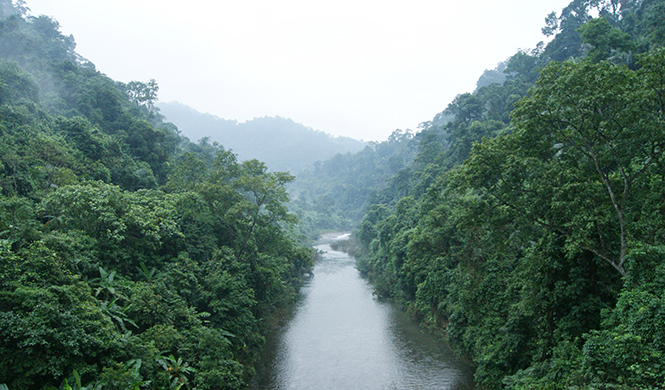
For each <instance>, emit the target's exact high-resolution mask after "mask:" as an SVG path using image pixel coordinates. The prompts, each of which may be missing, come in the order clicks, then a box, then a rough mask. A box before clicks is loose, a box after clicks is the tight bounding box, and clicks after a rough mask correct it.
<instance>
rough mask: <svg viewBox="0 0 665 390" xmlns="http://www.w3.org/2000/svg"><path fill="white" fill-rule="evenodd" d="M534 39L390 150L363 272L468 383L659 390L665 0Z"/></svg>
mask: <svg viewBox="0 0 665 390" xmlns="http://www.w3.org/2000/svg"><path fill="white" fill-rule="evenodd" d="M592 15H596V17H594V16H592ZM543 33H544V34H545V35H548V36H553V39H552V40H551V41H550V42H549V43H548V44H547V45H539V46H538V47H536V48H534V49H533V50H528V51H521V52H518V53H516V54H515V55H514V56H512V57H511V58H510V59H508V61H507V62H505V63H504V64H501V65H500V66H499V67H497V69H495V70H494V71H489V72H486V73H485V75H484V77H482V78H481V80H479V83H478V89H477V90H476V91H474V92H473V93H463V94H460V95H458V96H457V98H456V99H455V100H454V101H453V102H452V103H451V104H450V105H449V106H448V107H447V108H446V109H445V110H444V111H442V112H441V113H440V114H439V115H437V116H436V117H435V118H434V119H433V120H432V121H430V122H425V123H424V124H423V125H422V130H421V131H420V132H419V133H418V134H416V135H415V136H413V137H408V138H406V139H404V140H401V141H400V142H398V143H397V145H400V144H401V145H405V146H407V145H410V147H408V148H403V150H405V151H413V150H415V152H416V153H415V156H414V157H413V159H412V160H411V162H408V161H409V160H408V159H405V160H404V161H407V163H406V164H405V166H404V167H402V168H401V169H400V170H399V172H398V173H397V174H395V175H393V176H392V177H390V178H389V179H388V180H387V181H386V182H385V184H384V186H383V187H379V188H376V189H375V191H374V193H373V194H372V195H371V196H369V197H368V198H367V199H368V203H369V207H368V209H367V211H366V212H365V214H364V217H363V220H362V222H361V223H360V226H359V229H358V231H357V232H356V237H357V238H358V240H359V241H360V244H361V246H362V254H361V255H360V257H359V263H358V267H359V269H361V271H362V272H364V273H366V274H368V275H369V277H370V278H371V280H372V281H373V282H374V285H375V288H376V292H377V293H378V294H379V295H381V296H385V297H390V298H391V299H393V300H395V301H398V302H401V303H402V304H403V305H404V307H405V308H406V309H407V310H408V311H409V312H410V313H412V314H413V315H414V316H415V317H416V318H418V319H420V320H421V322H422V323H423V324H425V325H426V326H428V327H430V328H431V329H433V330H435V331H436V332H440V333H441V334H442V335H444V337H445V338H446V339H447V341H448V342H449V343H450V344H451V345H452V346H453V347H454V348H456V349H457V350H458V351H459V352H460V353H461V354H463V355H465V356H466V357H467V358H468V359H469V360H470V361H472V362H473V364H474V365H475V367H476V371H475V381H476V384H477V386H478V388H479V389H497V390H498V389H515V390H516V389H644V390H646V389H665V327H664V326H663V324H664V323H665V149H664V148H665V48H664V46H665V1H663V0H643V1H640V0H635V1H615V0H604V1H603V0H595V1H590V0H574V1H572V2H571V3H570V4H569V5H568V6H567V7H566V8H564V9H563V10H562V11H561V12H560V13H552V14H550V15H549V16H548V17H547V19H546V25H545V27H544V28H543ZM499 73H503V75H500V74H499ZM496 76H501V77H496ZM492 81H496V82H495V83H494V82H492ZM414 143H415V145H414ZM393 150H396V149H393ZM406 155H407V156H408V154H406ZM395 161H397V160H395ZM327 163H328V162H326V163H324V165H325V164H327ZM350 169H351V167H346V168H345V167H341V168H340V169H339V171H342V172H343V171H345V170H350ZM329 191H331V193H332V192H334V191H341V192H343V190H342V189H339V190H335V189H334V188H331V189H329ZM334 199H337V200H343V198H341V197H336V198H334ZM340 209H343V207H340Z"/></svg>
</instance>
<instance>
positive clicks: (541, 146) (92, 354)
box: [0, 0, 665, 390]
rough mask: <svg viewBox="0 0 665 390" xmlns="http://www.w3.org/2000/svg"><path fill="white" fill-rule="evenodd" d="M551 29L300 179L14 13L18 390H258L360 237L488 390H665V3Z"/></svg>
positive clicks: (376, 268) (3, 210) (384, 290)
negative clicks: (471, 84) (414, 117)
mask: <svg viewBox="0 0 665 390" xmlns="http://www.w3.org/2000/svg"><path fill="white" fill-rule="evenodd" d="M542 31H543V34H544V35H545V36H546V37H548V38H549V41H548V43H547V44H539V45H537V46H536V47H535V48H533V49H530V50H522V51H519V52H517V53H515V54H514V55H513V56H511V57H510V58H508V59H507V60H506V61H505V62H502V63H500V64H498V65H497V66H496V68H495V69H491V70H487V71H486V72H485V73H484V74H482V75H481V76H480V78H479V80H478V83H477V88H476V90H475V91H473V92H471V93H461V94H459V95H457V97H456V98H455V99H454V100H453V101H452V102H451V103H450V104H449V105H448V107H447V108H445V109H444V110H443V111H442V112H441V113H439V114H437V115H436V116H435V117H434V118H433V119H431V120H429V121H425V122H423V123H422V124H421V125H420V127H419V129H418V130H417V131H411V130H395V131H394V132H393V133H392V135H391V136H390V137H389V138H388V139H387V140H386V141H383V142H372V143H369V144H368V145H366V146H365V147H364V149H362V150H360V151H357V152H347V153H340V154H337V155H335V156H334V157H332V158H329V159H326V160H322V161H318V162H316V163H315V164H314V165H313V166H312V167H311V168H310V169H309V170H306V171H303V172H299V173H298V175H297V178H295V177H294V176H292V175H291V174H290V173H287V172H279V171H273V170H271V169H270V167H269V166H266V164H264V163H262V162H259V161H258V160H245V161H241V159H239V158H238V156H237V155H235V154H234V153H233V152H232V151H231V150H228V149H225V148H224V146H223V145H220V144H218V143H212V144H211V143H209V142H208V141H207V140H206V139H203V140H201V141H197V142H191V141H189V140H188V139H187V138H185V137H183V136H182V134H180V132H179V131H178V129H177V128H176V126H174V125H173V124H171V123H169V122H167V121H166V120H165V118H164V117H163V116H162V114H161V113H160V111H159V109H158V108H157V107H156V99H157V92H158V88H159V87H158V85H157V83H156V82H155V81H154V80H149V81H132V82H129V83H121V82H116V81H113V80H111V79H110V78H108V77H107V76H105V75H104V74H103V73H101V72H100V71H98V70H97V69H96V68H95V66H94V65H93V64H92V63H90V62H89V61H87V60H85V59H84V58H82V57H80V56H79V55H78V54H77V53H76V51H75V42H74V39H73V37H71V36H64V35H63V34H62V33H61V32H60V28H59V25H58V23H57V22H56V21H55V20H53V19H51V18H48V17H45V16H40V17H33V16H29V14H28V13H27V8H26V6H25V4H24V3H23V2H22V1H11V0H0V388H2V386H3V384H4V385H5V386H6V388H8V389H12V390H13V389H19V388H20V389H42V388H47V389H52V388H56V389H60V388H62V389H69V388H71V389H128V388H131V389H139V388H141V389H193V388H197V389H208V388H220V386H221V388H225V389H241V388H245V387H246V386H247V385H248V383H249V380H250V378H251V377H252V375H253V373H254V368H253V367H254V364H255V363H256V361H257V359H258V354H259V352H260V351H261V347H262V345H263V343H264V338H265V334H266V331H267V329H269V328H270V326H271V324H272V322H274V321H276V320H277V319H278V318H279V317H280V315H282V313H284V312H285V311H287V310H288V308H289V307H291V306H292V305H293V302H295V300H296V298H297V296H298V291H299V287H300V286H301V283H302V275H303V274H305V273H307V272H308V271H309V269H310V267H311V265H312V253H311V250H310V249H308V248H307V247H306V245H305V244H306V242H307V241H306V237H305V236H307V235H311V234H315V233H316V232H319V231H325V230H331V229H347V228H352V227H353V228H354V236H355V239H356V240H357V242H358V244H359V247H360V249H359V251H358V253H357V254H356V257H357V260H358V264H357V267H358V269H359V270H360V271H361V272H362V273H363V274H364V275H366V276H367V277H368V278H369V279H370V280H371V281H372V283H373V286H374V288H375V290H376V294H377V295H379V296H380V297H383V298H386V299H389V300H391V301H393V302H397V303H398V304H399V305H401V306H402V307H403V308H404V310H406V311H407V312H408V313H409V314H410V315H411V316H412V317H413V318H416V319H417V320H418V321H419V322H420V323H421V324H422V325H423V326H424V327H425V328H426V329H427V330H429V331H431V332H433V333H435V334H437V335H439V336H440V338H441V340H442V342H445V343H447V344H449V345H450V346H451V347H452V348H453V349H454V350H455V351H456V352H457V353H458V354H459V356H460V357H461V358H462V359H464V360H465V361H467V362H468V363H469V364H470V365H472V366H473V367H474V369H475V374H474V380H475V383H476V387H477V388H478V389H490V390H495V389H497V390H498V389H514V390H518V389H519V390H524V389H562V390H563V389H640V390H652V389H665V327H663V324H664V323H665V178H664V176H665V155H664V150H663V147H664V146H665V47H663V46H664V45H665V0H624V1H619V0H573V1H571V2H570V4H569V5H568V6H566V7H565V8H564V9H563V10H562V11H561V12H559V13H554V12H553V13H551V14H550V15H547V17H546V19H545V27H544V28H543V30H542ZM289 199H291V200H290V201H289Z"/></svg>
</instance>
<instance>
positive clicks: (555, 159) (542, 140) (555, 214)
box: [466, 52, 665, 275]
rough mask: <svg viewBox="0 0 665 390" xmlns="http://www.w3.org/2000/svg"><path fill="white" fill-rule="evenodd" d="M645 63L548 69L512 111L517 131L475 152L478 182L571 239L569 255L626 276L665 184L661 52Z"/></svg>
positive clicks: (473, 171)
mask: <svg viewBox="0 0 665 390" xmlns="http://www.w3.org/2000/svg"><path fill="white" fill-rule="evenodd" d="M642 63H643V64H644V67H643V68H642V69H641V70H639V71H631V70H629V69H627V68H625V67H620V66H612V65H610V64H609V63H607V62H602V63H599V64H592V63H590V62H584V63H582V64H573V63H552V64H550V65H548V66H547V67H546V68H545V69H544V70H543V71H542V74H541V79H540V80H539V81H538V83H537V86H536V88H534V89H533V90H532V92H531V93H530V95H529V97H528V98H526V99H524V100H523V101H521V102H520V103H519V104H518V105H517V108H516V109H515V111H514V112H513V115H512V116H513V125H514V126H515V133H514V135H513V136H508V137H506V138H505V139H501V140H497V141H495V142H492V143H488V144H486V145H483V146H480V147H478V148H476V149H475V153H474V154H473V156H472V158H471V159H470V160H469V162H468V164H467V168H466V169H467V170H468V172H469V173H470V174H471V177H470V182H472V183H475V184H474V185H476V186H479V187H480V188H483V189H485V190H487V191H488V192H489V193H490V194H492V195H493V196H495V197H497V199H499V200H500V201H501V202H502V203H503V204H505V205H506V206H508V207H511V208H515V209H517V210H521V211H522V213H523V216H525V217H527V218H529V219H530V220H531V221H532V223H534V224H536V225H538V226H542V227H546V228H548V229H552V230H553V231H556V232H558V233H559V234H562V235H563V236H565V237H566V240H567V244H566V247H567V250H568V251H571V252H576V251H579V250H587V251H590V252H592V253H593V254H594V255H595V256H598V257H599V258H601V259H603V260H604V261H606V262H607V263H608V264H610V265H611V266H612V267H614V268H615V269H616V270H617V271H618V272H619V273H620V274H621V275H625V268H624V263H625V260H626V255H627V253H628V246H629V242H630V240H631V239H634V238H635V239H640V240H645V239H648V237H649V234H650V233H649V232H650V231H654V229H655V230H658V229H659V228H658V227H657V225H655V223H657V222H655V221H654V224H651V223H648V222H644V221H643V219H644V215H649V214H650V213H651V212H652V211H653V210H649V209H645V208H644V207H641V206H642V203H641V201H640V199H641V198H642V197H643V196H644V194H645V193H650V192H651V191H653V190H656V189H657V188H659V186H660V184H659V183H661V180H662V178H661V176H660V175H661V174H660V173H658V170H657V168H656V167H658V166H660V165H661V164H662V159H663V146H665V134H663V132H662V126H663V118H664V116H663V103H662V96H663V85H662V83H659V81H658V80H662V79H663V75H664V74H665V73H663V72H664V70H665V63H664V61H663V55H662V52H658V53H654V54H653V55H649V56H645V57H644V58H643V59H642ZM654 175H655V176H654ZM654 180H655V181H654ZM653 186H658V187H657V188H654V187H653ZM654 206H655V205H653V204H652V205H650V206H649V207H654ZM656 207H657V206H656ZM644 224H646V225H644Z"/></svg>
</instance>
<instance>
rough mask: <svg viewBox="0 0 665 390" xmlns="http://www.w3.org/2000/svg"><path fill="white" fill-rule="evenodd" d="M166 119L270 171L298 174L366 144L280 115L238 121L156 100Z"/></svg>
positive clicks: (187, 133)
mask: <svg viewBox="0 0 665 390" xmlns="http://www.w3.org/2000/svg"><path fill="white" fill-rule="evenodd" d="M157 107H158V108H159V109H160V112H161V114H162V115H164V117H165V118H166V120H168V121H170V122H173V123H174V124H175V125H176V126H178V129H179V130H180V132H181V134H182V135H184V136H185V137H187V138H189V139H190V140H191V141H194V142H196V141H199V140H200V139H202V138H204V137H207V138H208V139H209V142H218V143H219V144H221V145H223V146H224V148H225V149H227V150H229V149H230V150H232V151H233V152H234V153H235V154H237V155H238V158H239V159H240V160H241V161H242V160H249V159H254V158H255V159H258V160H260V161H263V162H265V163H266V165H267V166H268V167H269V168H270V170H272V171H286V172H291V173H292V174H296V175H297V174H298V173H300V172H302V171H303V170H305V169H309V168H311V167H312V166H313V164H314V163H315V162H316V161H319V160H325V159H327V158H330V157H332V156H334V155H336V154H338V153H347V152H351V153H355V152H357V151H359V150H361V149H362V148H363V147H364V145H365V143H364V142H362V141H358V140H355V139H352V138H348V137H333V136H331V135H330V134H326V133H324V132H322V131H317V130H313V129H311V128H309V127H305V126H303V125H302V124H300V123H296V122H294V121H293V120H291V119H286V118H281V117H262V118H254V119H252V120H249V121H246V122H240V123H238V122H237V121H235V120H226V119H222V118H219V117H216V116H213V115H210V114H203V113H200V112H198V111H196V110H195V109H193V108H191V107H188V106H185V105H183V104H180V103H176V102H171V103H158V104H157Z"/></svg>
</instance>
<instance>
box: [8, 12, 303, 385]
mask: <svg viewBox="0 0 665 390" xmlns="http://www.w3.org/2000/svg"><path fill="white" fill-rule="evenodd" d="M27 11H28V10H27V7H26V5H25V3H24V2H22V1H13V2H12V1H10V0H0V387H2V388H5V389H6V388H9V389H12V390H13V389H42V388H50V389H53V388H64V389H84V388H85V389H93V388H94V389H123V390H124V389H139V388H142V389H190V388H197V389H210V388H215V389H220V388H224V389H238V388H243V387H245V386H246V384H247V381H248V379H249V378H250V377H251V375H252V374H253V364H254V362H255V361H256V359H257V356H258V353H259V351H260V349H261V347H262V345H263V341H264V336H263V335H264V334H265V332H266V330H267V329H268V328H270V326H271V321H273V320H274V319H275V318H278V316H279V313H280V312H281V311H284V310H285V309H286V308H288V307H289V305H291V304H292V302H293V301H294V299H295V298H296V295H297V292H298V289H299V286H300V282H301V279H302V278H301V276H302V274H303V273H304V272H307V270H308V269H309V267H310V265H311V259H312V255H311V250H310V249H307V248H304V247H302V246H300V245H299V244H298V243H297V242H296V241H295V240H294V239H293V233H292V226H293V225H294V223H295V217H294V215H293V214H291V213H289V212H288V210H287V206H286V203H287V201H288V195H287V192H286V189H285V185H286V184H287V183H289V182H291V181H292V180H293V176H291V175H290V174H288V173H284V172H272V171H268V169H267V167H266V166H265V164H263V163H261V162H259V161H257V160H247V161H242V162H240V161H239V160H238V159H237V157H236V155H234V154H233V153H231V152H230V151H228V150H225V149H224V148H223V147H221V146H219V145H215V144H213V145H211V144H208V143H206V142H199V143H191V142H188V141H187V139H184V138H182V137H181V136H180V135H179V133H178V131H177V129H176V128H175V126H173V125H172V124H170V123H166V122H164V121H163V118H162V117H161V115H160V114H159V112H158V110H157V109H156V108H155V106H154V103H155V101H156V97H157V91H158V85H157V84H156V82H154V80H151V81H148V82H139V81H133V82H129V83H126V84H125V83H120V82H116V81H113V80H111V79H110V78H108V77H106V76H105V75H104V74H102V73H101V72H99V71H98V70H97V69H96V68H95V66H94V65H93V64H92V63H90V62H89V61H87V60H85V59H84V58H81V57H80V56H79V55H78V54H77V53H76V52H75V42H74V39H73V37H71V36H63V35H62V34H61V32H60V29H59V25H58V23H57V22H56V21H55V20H53V19H51V18H49V17H45V16H39V17H33V16H29V14H28V13H27Z"/></svg>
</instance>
